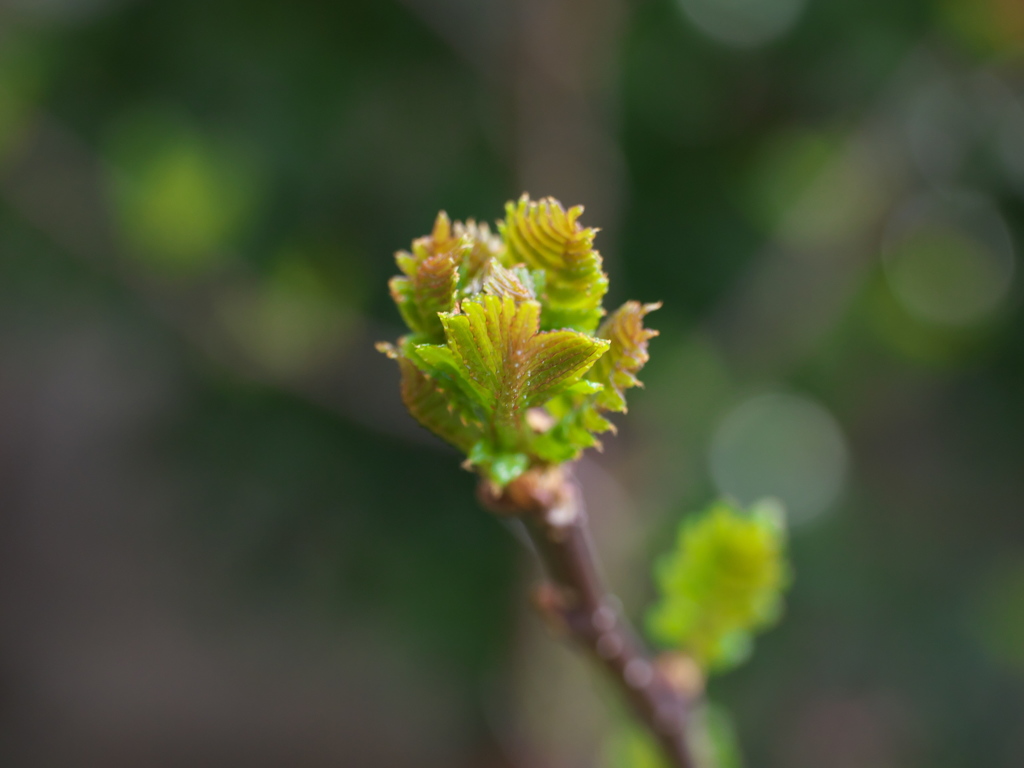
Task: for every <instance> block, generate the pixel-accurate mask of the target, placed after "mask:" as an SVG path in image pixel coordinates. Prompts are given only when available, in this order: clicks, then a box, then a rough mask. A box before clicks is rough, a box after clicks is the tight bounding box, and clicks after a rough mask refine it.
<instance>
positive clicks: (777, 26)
mask: <svg viewBox="0 0 1024 768" xmlns="http://www.w3.org/2000/svg"><path fill="white" fill-rule="evenodd" d="M679 1H680V3H681V5H682V7H683V11H684V12H685V13H686V15H687V16H688V17H689V19H690V21H692V22H693V23H694V25H696V26H697V27H698V28H699V29H700V30H701V31H702V32H703V33H704V34H706V35H707V36H708V37H710V38H712V39H714V40H718V41H719V42H722V43H726V44H728V45H734V46H737V47H740V48H749V47H753V46H757V45H763V44H764V43H768V42H771V41H772V40H777V39H778V38H780V37H782V36H783V35H784V34H785V33H786V32H788V31H789V30H790V29H791V28H792V27H793V25H794V24H796V22H797V19H799V18H800V14H801V12H802V11H803V9H804V4H805V2H806V0H679Z"/></svg>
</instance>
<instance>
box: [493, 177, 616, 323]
mask: <svg viewBox="0 0 1024 768" xmlns="http://www.w3.org/2000/svg"><path fill="white" fill-rule="evenodd" d="M582 213H583V206H581V205H577V206H575V207H573V208H570V209H569V210H568V211H566V210H565V209H564V208H562V204H561V203H559V202H558V201H557V200H555V199H554V198H551V197H548V198H545V199H543V200H539V201H537V202H533V201H531V200H530V198H528V197H527V196H526V195H523V196H522V197H521V198H519V201H518V202H516V203H511V202H510V203H507V204H506V205H505V221H503V222H501V223H500V224H499V225H498V228H499V230H500V231H501V234H502V235H503V236H504V238H505V244H506V246H507V248H508V255H507V257H506V258H507V260H508V261H509V262H510V263H513V264H519V263H523V264H525V265H526V266H527V267H528V268H530V269H535V270H542V271H543V272H544V274H545V276H546V279H545V282H544V316H543V320H542V323H541V324H542V325H543V327H544V328H574V329H576V330H578V331H584V332H585V333H593V332H594V329H595V328H597V324H598V322H599V321H600V319H601V317H602V315H604V310H603V309H602V308H601V300H602V299H603V298H604V295H605V293H607V291H608V276H607V275H606V274H605V273H604V272H602V271H601V254H599V253H598V252H597V251H596V250H594V235H596V234H597V230H596V229H591V228H589V227H588V228H584V227H581V226H580V225H579V223H578V222H577V219H579V217H580V215H581V214H582Z"/></svg>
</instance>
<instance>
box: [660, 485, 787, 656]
mask: <svg viewBox="0 0 1024 768" xmlns="http://www.w3.org/2000/svg"><path fill="white" fill-rule="evenodd" d="M656 580H657V584H658V587H659V592H660V594H661V597H660V600H659V601H658V603H657V604H656V605H655V606H654V608H653V609H652V610H651V612H650V613H649V615H648V617H647V618H648V621H647V626H648V629H649V630H650V633H651V635H652V636H653V637H654V639H656V640H657V641H658V642H660V643H662V644H663V645H665V646H671V647H675V648H679V649H681V650H683V651H685V652H686V653H688V654H689V655H691V656H692V657H693V658H694V659H695V660H696V661H697V663H698V664H700V665H701V666H702V667H704V668H705V669H706V670H709V671H720V670H724V669H728V668H729V667H733V666H735V665H737V664H739V663H741V662H742V661H744V660H745V659H746V657H747V655H749V651H750V648H751V644H752V634H753V633H754V632H756V631H757V630H760V629H763V628H765V627H767V626H769V625H771V624H772V623H774V622H775V620H776V619H777V618H778V616H779V614H780V612H781V609H782V592H783V590H784V589H785V588H786V586H787V585H788V582H789V572H788V568H787V565H786V561H785V531H784V529H783V524H782V514H781V508H780V507H779V506H778V505H777V504H776V503H773V502H762V503H761V504H759V505H757V506H755V507H754V508H753V510H751V512H750V513H745V512H743V511H741V510H740V509H738V508H737V507H735V506H734V505H732V504H730V503H728V502H724V501H722V502H718V503H716V504H714V505H712V506H711V508H710V509H708V510H707V511H706V512H704V513H703V514H701V515H699V516H697V517H695V518H693V519H688V520H684V521H683V523H682V525H681V526H680V529H679V535H678V540H677V543H676V549H675V550H674V551H672V552H671V553H669V554H668V556H667V557H665V559H663V560H662V561H661V562H660V563H659V564H658V567H657V569H656Z"/></svg>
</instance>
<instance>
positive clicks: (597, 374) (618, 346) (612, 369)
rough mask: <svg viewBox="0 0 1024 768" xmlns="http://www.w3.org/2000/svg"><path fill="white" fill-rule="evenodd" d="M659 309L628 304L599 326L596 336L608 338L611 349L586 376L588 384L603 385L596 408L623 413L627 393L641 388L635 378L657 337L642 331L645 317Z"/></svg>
mask: <svg viewBox="0 0 1024 768" xmlns="http://www.w3.org/2000/svg"><path fill="white" fill-rule="evenodd" d="M660 307H661V304H660V303H657V304H641V303H640V302H639V301H627V302H626V303H625V304H623V305H622V306H621V307H619V308H618V309H617V310H615V311H614V312H613V313H612V314H611V315H610V316H609V317H608V319H607V320H605V321H604V322H603V323H601V327H600V328H598V330H597V335H598V336H600V337H601V338H602V339H608V340H609V341H610V342H611V347H610V349H609V350H608V354H606V355H605V356H604V357H602V358H601V360H600V361H598V363H597V364H596V365H595V366H594V367H593V368H592V369H591V371H590V373H588V374H587V378H588V379H590V380H591V381H596V382H598V383H600V384H602V385H604V389H603V390H602V391H601V392H600V394H598V396H597V398H596V400H595V405H596V406H597V407H598V408H600V409H602V410H606V411H617V412H623V413H624V412H625V410H626V390H627V389H629V388H630V387H642V386H643V384H642V383H641V382H640V379H638V378H637V377H636V375H637V373H638V372H639V371H640V369H641V368H643V367H644V364H645V363H646V362H647V360H648V359H649V357H650V356H649V355H648V354H647V342H648V341H649V340H650V339H652V338H654V337H655V336H657V335H658V332H657V331H655V330H652V329H651V328H644V317H645V316H646V315H647V314H648V313H650V312H653V311H654V310H656V309H658V308H660Z"/></svg>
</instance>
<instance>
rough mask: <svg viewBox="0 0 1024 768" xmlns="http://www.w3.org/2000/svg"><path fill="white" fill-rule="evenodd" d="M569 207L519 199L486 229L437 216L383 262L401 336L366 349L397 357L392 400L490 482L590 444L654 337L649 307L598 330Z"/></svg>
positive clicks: (582, 231) (588, 266) (593, 256)
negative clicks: (392, 263) (389, 262)
mask: <svg viewBox="0 0 1024 768" xmlns="http://www.w3.org/2000/svg"><path fill="white" fill-rule="evenodd" d="M582 212H583V208H582V207H581V206H576V207H575V208H571V209H569V210H568V211H566V210H565V209H564V208H563V207H562V206H561V204H560V203H559V202H558V201H557V200H554V199H552V198H547V199H545V200H541V201H539V202H533V201H531V200H530V199H529V198H528V197H527V196H525V195H524V196H523V197H522V198H520V200H519V201H518V202H517V203H509V204H508V205H507V206H506V219H505V220H504V221H501V222H498V225H497V230H498V232H499V235H493V234H491V230H490V228H489V227H488V226H487V225H486V224H480V225H478V224H476V223H475V222H473V221H469V222H467V223H465V224H462V223H461V222H455V223H454V224H452V223H451V222H450V221H449V219H448V217H447V216H446V215H445V214H444V213H443V212H442V213H441V214H439V215H438V217H437V220H436V222H435V224H434V229H433V232H432V233H431V234H430V235H428V236H426V237H422V238H419V239H418V240H416V241H414V242H413V244H412V251H411V252H406V251H400V252H399V253H398V254H396V257H395V258H396V261H397V262H398V266H399V268H400V269H401V271H402V274H401V275H400V276H397V277H394V278H392V280H391V282H390V284H389V285H390V289H391V296H392V298H393V299H394V301H395V303H396V304H397V305H398V309H399V312H400V313H401V315H402V318H403V319H404V320H405V322H406V325H407V326H408V327H409V331H410V333H409V334H408V335H406V336H403V337H402V338H401V339H399V341H398V343H397V344H396V345H391V344H381V345H379V348H380V349H381V350H382V351H384V352H385V353H386V354H388V355H389V356H390V357H393V358H395V359H396V360H397V361H398V363H399V367H400V370H401V373H402V398H403V401H404V402H405V405H406V407H407V408H408V409H409V412H410V413H411V414H412V415H413V416H414V417H415V418H416V419H417V420H418V421H419V422H420V424H422V425H423V426H425V427H426V428H427V429H430V430H431V431H433V432H434V433H435V434H437V435H439V436H440V437H442V438H443V439H445V440H447V441H448V442H449V443H451V444H452V445H454V446H456V447H457V448H459V449H460V450H462V451H463V452H464V453H465V454H466V462H467V466H471V467H474V468H476V469H478V470H479V471H480V472H481V473H483V474H484V475H485V476H486V477H488V478H489V479H490V480H492V481H493V482H495V483H496V484H498V485H499V486H504V485H506V484H507V483H509V482H511V481H512V480H514V479H515V478H516V477H518V476H519V475H520V474H521V473H522V472H524V471H525V470H526V469H528V468H529V467H531V466H538V465H546V464H557V463H560V462H563V461H570V460H572V459H575V458H577V457H578V456H579V455H580V453H581V452H582V451H583V449H585V448H588V447H590V446H595V445H599V443H598V440H597V438H596V437H595V434H596V433H600V432H604V431H607V430H609V429H612V424H611V423H610V422H609V421H608V420H607V419H606V418H605V417H604V416H602V415H601V414H602V413H604V412H608V411H614V412H625V410H626V401H625V390H626V389H628V388H630V387H634V386H639V385H640V380H639V379H638V378H637V376H636V374H637V373H638V372H639V371H640V369H641V368H642V367H643V365H644V363H645V362H647V358H648V355H647V342H648V340H649V339H650V338H651V337H652V336H655V335H656V334H657V332H656V331H652V330H650V329H647V328H644V325H643V318H644V316H645V315H646V314H647V313H648V312H651V311H652V310H654V309H656V308H657V307H658V306H660V305H658V304H639V303H638V302H627V303H626V304H624V305H623V306H622V307H621V308H619V309H618V310H616V311H615V312H614V313H612V315H611V316H610V317H608V318H607V320H605V322H604V323H602V324H601V325H600V327H598V324H599V323H600V320H601V318H602V317H603V316H604V314H605V310H604V308H603V307H602V305H601V300H602V298H603V297H604V294H605V293H606V292H607V290H608V277H607V275H605V274H604V272H602V271H601V255H600V254H599V253H598V252H597V251H596V250H595V249H594V247H593V240H594V236H595V234H596V230H594V229H589V228H584V227H582V226H580V224H579V223H578V219H579V216H580V215H581V214H582Z"/></svg>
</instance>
